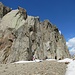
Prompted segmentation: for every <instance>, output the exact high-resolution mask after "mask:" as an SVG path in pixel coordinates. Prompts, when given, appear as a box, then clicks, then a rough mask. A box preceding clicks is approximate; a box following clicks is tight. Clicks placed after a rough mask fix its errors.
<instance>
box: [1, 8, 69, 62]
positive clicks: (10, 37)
mask: <svg viewBox="0 0 75 75" xmlns="http://www.w3.org/2000/svg"><path fill="white" fill-rule="evenodd" d="M33 57H34V58H36V59H46V58H55V59H58V60H59V59H63V58H66V57H70V54H69V51H68V48H67V46H66V42H65V40H64V37H63V35H62V34H60V33H59V30H58V28H57V27H56V26H54V25H53V24H51V23H50V22H49V21H48V20H45V21H44V22H40V20H39V17H33V16H28V15H27V12H26V10H25V9H23V8H21V7H18V9H17V10H12V11H11V12H9V13H8V14H6V15H5V16H4V17H3V18H2V20H1V23H0V63H11V62H15V61H19V60H32V59H33Z"/></svg>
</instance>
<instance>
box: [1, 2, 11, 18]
mask: <svg viewBox="0 0 75 75" xmlns="http://www.w3.org/2000/svg"><path fill="white" fill-rule="evenodd" d="M10 11H11V8H9V7H7V6H4V5H3V4H2V3H1V2H0V18H2V17H3V16H4V15H6V14H7V13H8V12H10Z"/></svg>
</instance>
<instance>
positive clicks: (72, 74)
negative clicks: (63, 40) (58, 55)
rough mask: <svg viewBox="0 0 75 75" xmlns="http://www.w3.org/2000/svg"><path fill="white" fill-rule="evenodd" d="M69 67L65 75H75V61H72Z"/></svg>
mask: <svg viewBox="0 0 75 75" xmlns="http://www.w3.org/2000/svg"><path fill="white" fill-rule="evenodd" d="M67 67H68V68H67V71H66V74H65V75H75V60H74V61H71V62H70V63H69V64H68V66H67Z"/></svg>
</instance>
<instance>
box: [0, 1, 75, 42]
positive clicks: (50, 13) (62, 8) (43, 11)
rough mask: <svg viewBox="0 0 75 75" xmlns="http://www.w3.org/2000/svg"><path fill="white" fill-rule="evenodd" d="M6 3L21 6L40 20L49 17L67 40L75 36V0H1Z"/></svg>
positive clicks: (13, 6)
mask: <svg viewBox="0 0 75 75" xmlns="http://www.w3.org/2000/svg"><path fill="white" fill-rule="evenodd" d="M0 1H1V2H2V3H3V4H4V5H6V6H9V7H11V8H12V9H17V7H18V6H21V7H23V8H25V9H26V10H27V13H28V14H29V15H32V16H39V17H40V20H41V21H43V20H45V19H49V20H50V22H52V23H53V24H55V25H56V26H57V27H58V28H59V30H61V32H62V34H63V35H64V37H65V39H66V41H67V42H68V41H69V40H70V39H72V38H75V0H0Z"/></svg>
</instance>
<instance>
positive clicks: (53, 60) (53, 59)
mask: <svg viewBox="0 0 75 75" xmlns="http://www.w3.org/2000/svg"><path fill="white" fill-rule="evenodd" d="M46 61H56V60H55V59H46Z"/></svg>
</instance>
